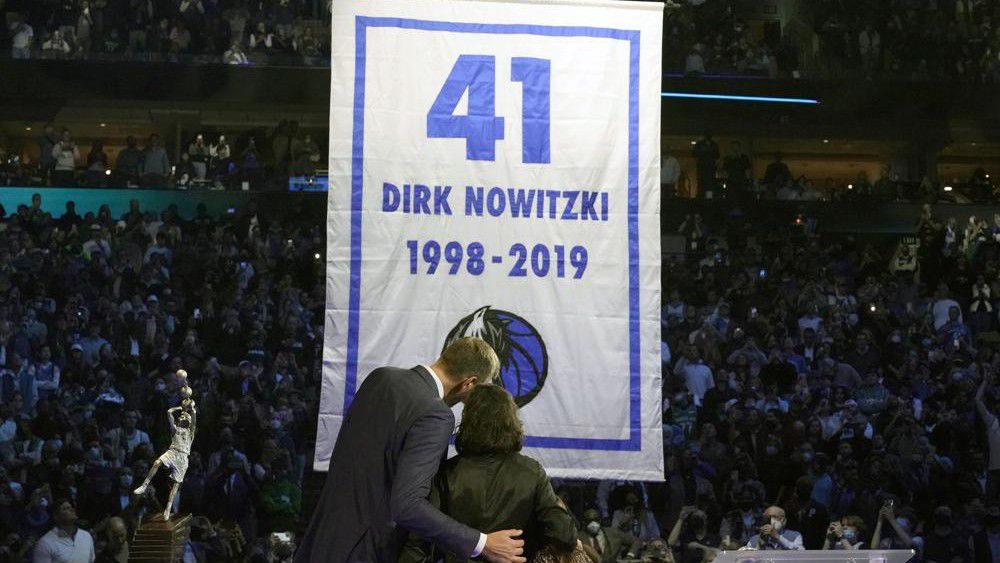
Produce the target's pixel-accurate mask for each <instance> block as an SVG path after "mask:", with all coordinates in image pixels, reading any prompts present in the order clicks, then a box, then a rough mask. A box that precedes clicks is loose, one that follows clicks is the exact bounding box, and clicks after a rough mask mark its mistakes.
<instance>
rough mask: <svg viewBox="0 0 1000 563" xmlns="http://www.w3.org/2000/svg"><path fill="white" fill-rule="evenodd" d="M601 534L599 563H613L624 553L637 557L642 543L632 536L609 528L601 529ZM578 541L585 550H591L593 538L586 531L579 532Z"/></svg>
mask: <svg viewBox="0 0 1000 563" xmlns="http://www.w3.org/2000/svg"><path fill="white" fill-rule="evenodd" d="M601 533H602V534H604V544H605V548H604V551H603V552H601V553H600V557H601V560H600V561H601V563H615V562H616V561H618V559H620V558H621V557H623V556H624V555H625V553H631V554H633V555H639V550H640V548H641V547H642V543H641V542H640V541H639V540H638V538H636V537H635V536H633V535H632V534H628V533H625V532H623V531H621V530H619V529H618V528H614V527H610V526H607V527H604V528H601ZM579 539H580V543H582V544H583V545H584V548H585V549H588V550H593V542H594V536H591V535H590V534H588V533H587V531H586V530H580V532H579Z"/></svg>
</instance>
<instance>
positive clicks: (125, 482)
mask: <svg viewBox="0 0 1000 563" xmlns="http://www.w3.org/2000/svg"><path fill="white" fill-rule="evenodd" d="M121 483H122V486H123V487H125V488H126V489H127V488H129V487H131V486H132V476H131V475H122V478H121Z"/></svg>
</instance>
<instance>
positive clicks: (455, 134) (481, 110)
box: [427, 55, 551, 164]
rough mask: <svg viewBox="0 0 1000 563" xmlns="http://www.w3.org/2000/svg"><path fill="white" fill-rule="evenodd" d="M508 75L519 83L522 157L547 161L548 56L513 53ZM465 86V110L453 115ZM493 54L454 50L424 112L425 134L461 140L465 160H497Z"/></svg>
mask: <svg viewBox="0 0 1000 563" xmlns="http://www.w3.org/2000/svg"><path fill="white" fill-rule="evenodd" d="M510 67H511V68H510V78H511V81H513V82H520V83H521V87H522V96H521V100H522V111H521V128H522V137H523V144H522V147H521V160H522V161H523V162H524V163H526V164H548V163H549V162H550V161H551V156H550V150H549V116H550V111H549V98H550V95H549V86H550V82H551V61H549V60H548V59H535V58H529V57H514V58H513V59H511V63H510ZM466 90H468V91H469V113H468V115H455V108H456V107H458V102H459V100H461V99H462V94H464V93H465V91H466ZM496 113H497V112H496V58H495V57H494V56H492V55H459V57H458V60H457V61H455V66H453V67H452V69H451V73H450V74H448V78H447V79H446V80H445V81H444V86H442V87H441V91H440V92H438V95H437V98H436V99H435V100H434V104H432V105H431V109H430V111H428V112H427V137H428V138H432V139H465V158H466V160H488V161H493V160H495V159H496V151H495V149H496V142H497V141H499V140H502V139H503V138H504V134H503V125H504V121H503V117H498V116H497V115H496Z"/></svg>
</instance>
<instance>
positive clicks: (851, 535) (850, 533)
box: [844, 528, 858, 543]
mask: <svg viewBox="0 0 1000 563" xmlns="http://www.w3.org/2000/svg"><path fill="white" fill-rule="evenodd" d="M857 538H858V533H857V532H855V531H854V530H852V529H850V528H848V529H846V530H844V539H845V540H847V541H848V543H854V540H856V539H857Z"/></svg>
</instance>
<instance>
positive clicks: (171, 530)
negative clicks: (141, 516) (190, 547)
mask: <svg viewBox="0 0 1000 563" xmlns="http://www.w3.org/2000/svg"><path fill="white" fill-rule="evenodd" d="M190 524H191V515H190V514H175V515H174V516H173V517H172V518H171V519H170V520H169V521H164V520H163V514H157V515H156V516H153V517H152V518H150V519H149V520H146V521H145V522H143V524H142V526H139V529H138V530H136V532H135V538H134V539H133V540H132V543H130V544H129V557H128V560H129V561H130V562H132V561H135V562H144V563H175V562H176V561H179V560H180V559H181V557H182V556H183V555H184V545H185V544H186V543H187V541H188V534H189V533H190V531H191V527H190Z"/></svg>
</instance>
